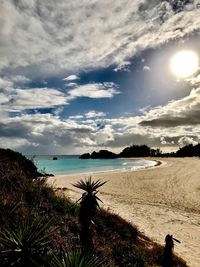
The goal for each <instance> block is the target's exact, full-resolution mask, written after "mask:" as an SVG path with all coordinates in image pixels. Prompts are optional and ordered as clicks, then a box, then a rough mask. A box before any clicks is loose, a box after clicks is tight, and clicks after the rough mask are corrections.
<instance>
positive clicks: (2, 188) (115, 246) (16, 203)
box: [0, 149, 186, 267]
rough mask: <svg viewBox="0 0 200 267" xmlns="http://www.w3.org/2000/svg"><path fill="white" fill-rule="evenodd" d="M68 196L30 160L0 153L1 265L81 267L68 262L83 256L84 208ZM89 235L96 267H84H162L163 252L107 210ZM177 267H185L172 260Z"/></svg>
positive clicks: (3, 151) (100, 214) (18, 155)
mask: <svg viewBox="0 0 200 267" xmlns="http://www.w3.org/2000/svg"><path fill="white" fill-rule="evenodd" d="M66 195H67V191H66V192H63V190H55V189H54V188H52V187H50V186H48V185H47V184H46V175H44V174H41V173H39V172H38V171H37V169H36V167H35V166H34V164H33V163H32V162H31V161H30V160H27V159H26V158H25V157H23V156H22V155H21V154H19V153H15V152H13V151H10V150H3V149H1V150H0V205H1V209H0V231H1V233H0V266H26V267H28V266H41V267H42V266H51V267H56V266H79V265H72V264H71V265H69V261H71V262H72V258H76V259H77V258H78V257H83V255H82V253H79V251H81V249H82V248H81V242H80V222H79V212H80V206H79V205H78V204H77V203H73V202H72V201H71V200H70V199H69V198H67V196H66ZM90 231H91V236H92V239H93V244H94V251H93V252H92V254H90V255H89V256H88V257H90V259H92V260H93V262H94V265H92V263H91V262H92V261H90V264H89V263H87V264H86V265H82V266H88V267H90V266H110V267H128V266H130V267H133V266H138V267H142V266H162V262H163V251H164V248H163V247H162V246H160V245H158V244H156V243H154V242H153V241H151V240H150V239H149V238H148V237H146V236H144V235H143V234H142V233H140V231H139V230H138V229H137V227H135V226H133V225H131V224H129V223H128V222H126V221H125V220H123V219H122V218H121V217H119V216H117V215H115V214H112V213H110V212H109V211H105V210H99V211H98V212H97V213H96V214H95V216H94V218H93V223H92V225H91V227H90ZM85 257H86V256H85ZM87 260H88V259H87V258H86V259H85V261H87ZM95 260H96V263H95ZM67 261H68V263H67ZM11 262H12V263H13V262H14V265H11ZM67 264H68V265H67ZM98 264H99V265H98ZM173 266H186V264H185V262H184V261H183V260H182V259H180V258H178V257H176V256H174V258H173Z"/></svg>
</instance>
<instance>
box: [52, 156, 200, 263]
mask: <svg viewBox="0 0 200 267" xmlns="http://www.w3.org/2000/svg"><path fill="white" fill-rule="evenodd" d="M155 160H160V161H164V162H163V164H161V165H160V166H157V167H155V168H152V169H145V170H140V171H132V172H118V173H113V172H111V173H94V174H88V175H85V174H84V175H71V176H56V177H50V178H49V179H48V181H49V183H50V184H52V183H53V184H54V186H55V187H61V188H67V189H68V190H66V191H65V192H66V194H67V195H68V196H70V197H71V198H72V199H73V200H78V199H79V198H80V196H81V191H79V190H78V189H77V188H75V187H73V186H72V185H71V184H72V183H74V182H76V181H78V180H80V179H84V178H85V177H88V176H90V175H91V176H92V178H93V179H102V180H104V181H108V182H107V183H106V184H105V185H104V186H103V187H102V188H101V189H100V193H99V197H100V198H101V199H102V200H103V207H104V208H109V209H110V210H111V211H113V212H114V213H116V214H119V215H120V216H122V217H123V218H125V219H126V220H127V221H129V222H131V223H133V224H135V225H137V226H138V228H139V230H140V231H142V232H144V233H145V234H146V235H147V236H149V237H150V238H152V239H153V240H154V241H156V242H159V243H160V244H164V238H165V236H166V235H167V234H168V233H169V234H173V235H174V237H175V238H177V239H179V240H180V241H181V244H175V252H176V253H177V254H178V255H179V256H181V257H182V258H183V259H185V260H186V261H187V264H188V265H189V266H191V267H199V266H200V159H198V158H180V159H179V158H168V159H159V158H156V159H155Z"/></svg>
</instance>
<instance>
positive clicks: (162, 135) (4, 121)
mask: <svg viewBox="0 0 200 267" xmlns="http://www.w3.org/2000/svg"><path fill="white" fill-rule="evenodd" d="M188 50H189V51H193V52H194V53H195V55H196V57H197V58H199V57H200V0H182V1H180V0H166V1H164V0H134V1H132V0H124V1H121V0H101V1H97V0H83V1H78V0H73V1H72V0H71V1H70V0H69V1H66V0H58V1H53V0H43V1H39V0H0V147H3V148H10V149H14V150H17V151H19V152H22V153H24V154H81V153H84V152H92V151H94V150H96V151H98V150H100V149H108V150H111V151H114V152H120V151H121V150H122V149H123V148H124V147H126V146H130V145H132V144H138V145H140V144H146V145H148V146H150V147H154V148H160V149H161V150H162V151H174V150H176V149H178V147H181V146H183V145H186V144H197V143H198V142H200V68H199V66H198V67H197V66H196V68H195V70H194V71H193V72H192V74H191V75H190V76H187V77H186V76H184V77H180V75H177V73H175V72H174V71H172V70H171V68H170V64H171V62H172V59H173V58H174V57H175V55H177V53H179V52H180V51H188ZM183 65H187V66H189V68H192V67H190V64H189V63H188V62H187V61H186V63H185V61H183V63H182V64H180V62H178V66H176V70H177V71H179V69H181V68H182V66H183ZM177 68H178V69H177Z"/></svg>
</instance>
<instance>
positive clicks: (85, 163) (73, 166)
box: [29, 155, 156, 175]
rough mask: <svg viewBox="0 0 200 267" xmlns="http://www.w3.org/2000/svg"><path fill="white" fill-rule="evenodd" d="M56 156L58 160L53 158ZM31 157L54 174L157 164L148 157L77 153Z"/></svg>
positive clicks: (146, 166)
mask: <svg viewBox="0 0 200 267" xmlns="http://www.w3.org/2000/svg"><path fill="white" fill-rule="evenodd" d="M54 157H56V158H57V160H53V158H54ZM29 158H31V159H32V160H33V162H34V163H35V165H36V166H37V168H38V170H39V171H44V172H46V173H48V174H53V175H72V174H90V173H96V172H116V171H117V172H118V171H136V170H140V169H146V168H151V167H153V166H155V165H156V162H155V161H153V160H146V159H123V158H117V159H80V158H79V156H77V155H48V156H42V155H37V156H34V157H30V156H29Z"/></svg>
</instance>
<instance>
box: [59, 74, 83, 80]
mask: <svg viewBox="0 0 200 267" xmlns="http://www.w3.org/2000/svg"><path fill="white" fill-rule="evenodd" d="M79 79H80V78H79V77H78V76H77V75H74V74H73V75H70V76H68V77H66V78H64V79H63V81H75V80H79Z"/></svg>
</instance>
